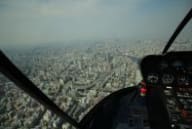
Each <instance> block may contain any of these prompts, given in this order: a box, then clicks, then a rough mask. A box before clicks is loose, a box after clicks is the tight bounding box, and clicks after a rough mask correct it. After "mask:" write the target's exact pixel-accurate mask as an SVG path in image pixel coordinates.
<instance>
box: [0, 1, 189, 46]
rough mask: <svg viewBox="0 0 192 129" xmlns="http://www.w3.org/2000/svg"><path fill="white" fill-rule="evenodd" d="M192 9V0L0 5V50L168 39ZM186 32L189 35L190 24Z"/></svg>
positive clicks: (15, 2)
mask: <svg viewBox="0 0 192 129" xmlns="http://www.w3.org/2000/svg"><path fill="white" fill-rule="evenodd" d="M191 7H192V0H0V45H17V44H18V45H22V44H36V43H46V42H49V43H50V42H62V41H66V40H89V39H91V40H97V39H98V40H101V39H113V38H118V39H141V40H142V39H162V40H166V39H167V38H169V37H170V35H171V34H172V32H173V31H174V30H175V27H176V26H177V25H178V23H179V22H180V21H181V19H182V18H183V17H184V16H185V14H186V13H187V12H188V11H189V9H190V8H191ZM184 32H185V33H184V34H183V36H184V37H186V38H189V37H190V36H191V34H190V33H192V23H191V22H190V24H189V26H188V27H187V29H186V30H185V31H184ZM191 37H192V36H191Z"/></svg>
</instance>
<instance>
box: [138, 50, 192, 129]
mask: <svg viewBox="0 0 192 129" xmlns="http://www.w3.org/2000/svg"><path fill="white" fill-rule="evenodd" d="M140 67H141V73H142V76H143V79H144V82H145V83H146V87H147V89H159V90H160V89H161V90H162V94H161V98H162V100H163V103H164V105H165V107H166V110H167V112H168V116H169V123H170V129H192V52H170V53H167V54H166V55H151V56H147V57H145V58H144V59H143V60H142V62H141V65H140ZM149 91H151V92H152V91H153V90H149Z"/></svg>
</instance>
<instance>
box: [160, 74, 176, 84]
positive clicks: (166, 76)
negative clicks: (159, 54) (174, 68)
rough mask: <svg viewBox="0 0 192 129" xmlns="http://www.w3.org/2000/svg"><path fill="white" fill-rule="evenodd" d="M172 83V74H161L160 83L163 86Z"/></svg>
mask: <svg viewBox="0 0 192 129" xmlns="http://www.w3.org/2000/svg"><path fill="white" fill-rule="evenodd" d="M173 81H174V76H173V75H172V74H163V76H162V83H163V84H164V85H167V84H172V83H173Z"/></svg>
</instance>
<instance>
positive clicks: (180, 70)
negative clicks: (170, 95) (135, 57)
mask: <svg viewBox="0 0 192 129" xmlns="http://www.w3.org/2000/svg"><path fill="white" fill-rule="evenodd" d="M140 66H141V73H142V75H143V78H144V80H145V81H146V83H147V84H148V86H158V85H159V86H168V85H169V86H174V87H176V86H182V87H183V86H185V87H188V86H191V85H192V52H170V53H168V54H166V55H151V56H147V57H145V58H144V59H143V60H142V62H141V65H140Z"/></svg>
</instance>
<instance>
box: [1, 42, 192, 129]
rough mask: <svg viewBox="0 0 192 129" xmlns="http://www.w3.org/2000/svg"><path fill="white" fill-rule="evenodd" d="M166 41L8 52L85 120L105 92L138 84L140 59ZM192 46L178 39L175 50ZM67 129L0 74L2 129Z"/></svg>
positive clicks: (60, 102) (51, 94) (39, 84)
mask: <svg viewBox="0 0 192 129" xmlns="http://www.w3.org/2000/svg"><path fill="white" fill-rule="evenodd" d="M131 44H132V45H131ZM164 44H165V42H162V41H158V40H152V41H137V42H134V43H129V42H125V41H118V40H112V41H102V42H101V41H100V42H94V43H76V44H68V45H62V46H59V45H58V46H57V45H53V46H43V47H42V46H41V47H34V48H33V49H30V50H28V49H24V50H5V51H4V52H5V53H6V54H7V56H8V57H9V58H10V59H11V60H12V61H13V63H14V64H15V65H16V66H17V67H18V68H19V69H20V70H21V71H22V72H23V73H24V74H25V75H26V76H27V77H28V78H29V79H30V80H31V81H32V82H33V83H34V84H36V85H37V87H38V88H40V89H41V90H42V91H43V92H44V93H45V94H46V95H47V96H48V97H49V98H50V99H51V100H53V101H54V102H55V103H56V104H57V105H58V106H59V107H60V108H61V109H62V110H63V111H65V112H67V113H68V114H69V115H70V116H72V117H73V118H74V119H75V120H77V121H80V120H81V119H82V118H83V117H84V116H85V115H86V113H87V112H88V111H89V110H90V109H91V108H92V107H93V106H94V105H95V104H97V103H98V102H99V101H100V100H102V99H103V98H104V97H105V96H107V95H109V94H110V93H112V92H115V91H117V90H119V89H122V88H126V87H130V86H135V85H137V84H138V83H139V82H140V81H141V80H142V77H141V75H140V71H139V62H140V60H141V59H142V58H143V57H144V56H145V55H149V54H159V53H161V51H162V49H163V48H162V46H164ZM191 45H192V42H191V41H187V42H176V44H175V45H174V46H173V48H172V50H179V49H183V50H186V49H189V50H190V49H191V48H192V46H191ZM177 48H179V49H177ZM61 128H62V129H69V128H72V126H71V125H69V124H68V123H66V122H65V121H63V120H61V119H60V118H59V117H57V116H56V115H54V114H53V113H52V112H50V111H48V110H46V109H45V108H44V107H43V106H42V105H40V104H39V103H38V102H36V101H35V100H33V99H31V98H30V97H29V96H28V95H27V94H25V93H24V92H23V91H22V90H20V89H18V88H17V87H16V86H15V85H14V84H13V83H12V82H11V81H10V80H8V79H7V78H5V77H4V76H3V75H2V74H0V129H61Z"/></svg>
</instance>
